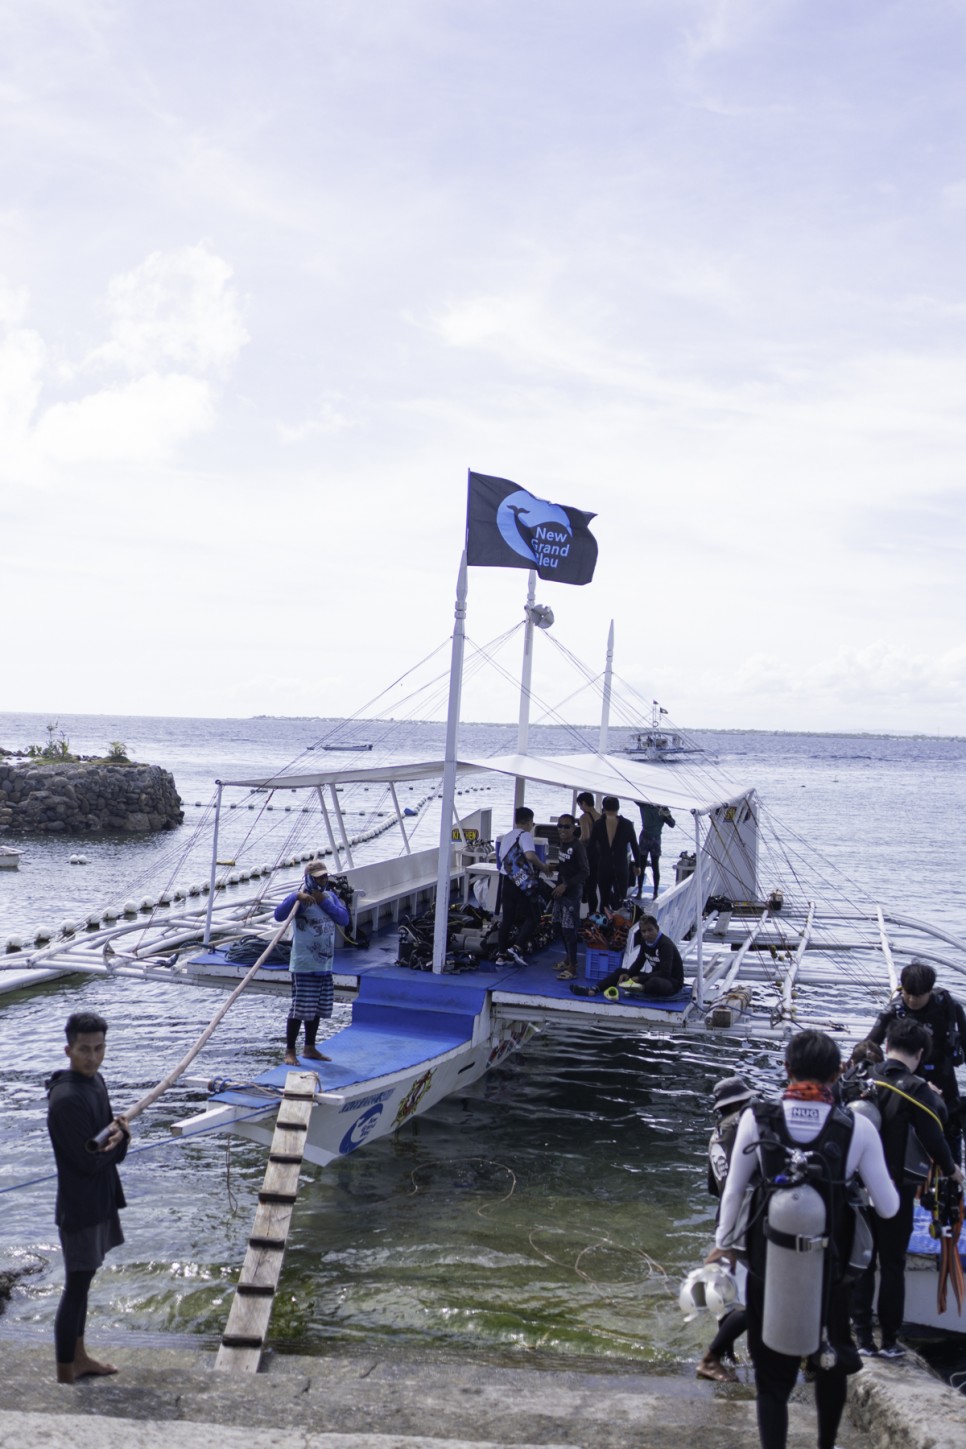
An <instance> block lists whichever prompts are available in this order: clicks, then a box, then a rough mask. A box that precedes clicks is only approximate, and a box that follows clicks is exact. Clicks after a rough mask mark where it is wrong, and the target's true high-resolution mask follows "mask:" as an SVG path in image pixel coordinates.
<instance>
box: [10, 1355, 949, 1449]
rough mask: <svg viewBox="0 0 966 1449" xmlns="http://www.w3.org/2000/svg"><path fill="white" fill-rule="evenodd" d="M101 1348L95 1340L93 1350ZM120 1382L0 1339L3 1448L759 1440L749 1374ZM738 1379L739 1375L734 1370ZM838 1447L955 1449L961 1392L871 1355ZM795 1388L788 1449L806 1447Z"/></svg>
mask: <svg viewBox="0 0 966 1449" xmlns="http://www.w3.org/2000/svg"><path fill="white" fill-rule="evenodd" d="M99 1348H100V1349H101V1351H103V1352H106V1347H105V1346H104V1345H99ZM110 1352H111V1357H112V1358H113V1359H114V1361H115V1362H116V1363H117V1364H118V1365H119V1366H120V1368H121V1370H122V1371H121V1373H120V1374H119V1375H118V1376H117V1377H116V1378H110V1379H88V1380H86V1381H84V1382H82V1383H80V1384H78V1385H76V1386H74V1387H73V1388H65V1387H61V1386H58V1385H57V1384H56V1383H55V1382H54V1381H53V1363H52V1361H51V1355H50V1353H49V1352H44V1351H42V1350H40V1349H36V1348H32V1349H17V1348H13V1347H11V1345H10V1344H9V1343H4V1344H3V1346H2V1358H3V1369H4V1372H3V1375H2V1381H0V1449H22V1446H23V1445H24V1444H30V1445H31V1446H32V1449H42V1446H48V1445H49V1446H51V1449H53V1446H56V1449H63V1446H70V1449H95V1446H96V1449H131V1446H132V1445H134V1446H137V1449H161V1446H162V1445H163V1446H164V1449H201V1446H205V1449H208V1446H212V1449H214V1446H217V1449H322V1446H325V1449H389V1446H390V1445H400V1446H402V1445H405V1446H406V1449H421V1446H423V1445H426V1446H430V1445H432V1446H434V1449H447V1446H454V1449H455V1446H460V1445H472V1446H474V1449H486V1446H488V1445H503V1446H506V1445H514V1446H519V1449H523V1446H526V1445H541V1446H543V1449H552V1446H564V1445H566V1446H581V1449H676V1446H679V1445H694V1446H696V1449H755V1446H756V1445H757V1442H758V1436H757V1433H756V1429H755V1406H754V1395H753V1392H752V1389H751V1387H750V1384H749V1383H748V1382H745V1383H742V1384H739V1385H736V1386H724V1387H717V1386H715V1385H712V1384H707V1383H702V1382H699V1381H697V1380H696V1379H694V1378H693V1377H692V1376H691V1374H690V1372H688V1373H682V1374H680V1375H678V1376H666V1377H660V1378H657V1377H648V1376H646V1375H643V1374H636V1373H619V1372H601V1373H588V1372H585V1371H582V1370H581V1371H577V1370H574V1369H571V1368H567V1367H560V1366H557V1367H546V1366H544V1367H541V1366H537V1365H534V1366H532V1367H520V1368H516V1367H506V1366H502V1365H496V1366H494V1365H493V1364H491V1363H485V1362H476V1361H473V1360H472V1359H452V1358H437V1357H434V1358H432V1359H414V1358H411V1357H408V1358H407V1357H405V1356H400V1355H398V1354H392V1353H390V1352H388V1351H387V1352H383V1351H380V1350H378V1349H373V1350H371V1351H368V1352H360V1353H359V1354H357V1355H351V1354H344V1353H338V1354H336V1353H334V1354H331V1355H330V1354H327V1355H324V1356H320V1357H315V1358H294V1357H292V1358H289V1357H282V1356H276V1357H272V1358H270V1360H269V1363H268V1366H267V1371H265V1372H262V1373H260V1374H258V1375H240V1376H235V1375H230V1374H226V1373H224V1372H219V1371H216V1370H215V1369H214V1366H213V1365H214V1355H213V1354H211V1353H208V1352H192V1351H190V1350H183V1349H130V1348H121V1349H117V1350H116V1351H115V1350H114V1349H111V1350H110ZM743 1372H744V1373H745V1374H746V1377H747V1371H743ZM851 1403H852V1405H853V1406H854V1408H855V1410H856V1411H857V1412H856V1415H855V1417H853V1415H852V1413H851V1412H850V1414H849V1416H848V1417H847V1418H846V1420H845V1421H844V1422H843V1425H842V1430H841V1433H840V1436H839V1443H840V1445H841V1446H842V1449H898V1446H900V1445H901V1446H902V1449H962V1446H963V1445H964V1444H966V1402H964V1401H963V1400H962V1399H961V1398H960V1397H959V1396H958V1395H957V1394H955V1393H954V1392H953V1391H952V1390H951V1389H948V1388H946V1387H945V1386H944V1385H943V1384H941V1383H940V1382H939V1381H938V1380H936V1379H934V1378H932V1377H931V1376H929V1375H928V1374H927V1373H925V1372H924V1371H923V1370H922V1369H921V1368H919V1367H917V1366H915V1365H894V1364H890V1365H888V1366H886V1365H880V1364H874V1363H873V1364H870V1365H868V1366H867V1367H866V1368H865V1369H864V1370H863V1372H862V1373H861V1374H859V1375H858V1376H857V1378H855V1379H853V1380H852V1393H851ZM814 1445H815V1413H814V1408H813V1406H812V1403H811V1393H810V1391H809V1390H808V1389H807V1388H806V1387H805V1386H802V1387H801V1388H800V1389H799V1390H797V1391H796V1396H795V1400H794V1402H793V1404H792V1426H791V1433H790V1435H789V1449H814Z"/></svg>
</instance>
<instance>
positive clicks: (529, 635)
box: [513, 569, 537, 809]
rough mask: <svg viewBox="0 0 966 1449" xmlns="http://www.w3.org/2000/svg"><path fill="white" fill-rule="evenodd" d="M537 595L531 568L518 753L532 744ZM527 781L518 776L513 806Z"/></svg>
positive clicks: (522, 793) (522, 672) (521, 687)
mask: <svg viewBox="0 0 966 1449" xmlns="http://www.w3.org/2000/svg"><path fill="white" fill-rule="evenodd" d="M536 595H537V571H536V569H531V570H530V575H529V578H528V579H527V602H526V604H525V605H524V607H523V612H524V615H525V616H526V621H527V622H526V623H525V624H524V626H523V667H522V668H521V670H520V713H519V716H518V719H517V754H518V755H525V754H526V753H527V749H528V747H529V744H530V685H531V681H532V679H533V618H534V613H535V610H534V600H535V599H536ZM525 791H526V781H525V780H523V779H521V778H520V777H519V776H518V777H517V783H516V787H515V789H514V792H513V806H514V809H518V808H519V806H521V805H522V804H523V796H524V793H525Z"/></svg>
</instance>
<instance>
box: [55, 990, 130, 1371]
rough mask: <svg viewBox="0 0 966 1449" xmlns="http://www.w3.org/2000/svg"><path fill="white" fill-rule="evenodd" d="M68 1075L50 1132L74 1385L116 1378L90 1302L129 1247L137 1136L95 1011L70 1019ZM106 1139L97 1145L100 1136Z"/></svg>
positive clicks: (65, 1359)
mask: <svg viewBox="0 0 966 1449" xmlns="http://www.w3.org/2000/svg"><path fill="white" fill-rule="evenodd" d="M66 1033H67V1045H66V1047H65V1048H64V1051H65V1053H66V1055H67V1059H68V1061H69V1062H70V1067H69V1069H68V1070H66V1071H59V1072H54V1073H53V1075H52V1076H51V1077H50V1079H49V1081H48V1082H47V1093H48V1109H47V1130H48V1131H49V1133H50V1140H51V1143H52V1144H53V1148H54V1157H55V1159H56V1162H57V1206H56V1210H55V1219H56V1222H57V1226H58V1228H59V1229H60V1241H61V1246H62V1248H63V1251H64V1275H65V1276H64V1291H63V1294H62V1295H61V1300H60V1304H59V1306H58V1309H57V1316H56V1318H55V1320H54V1341H55V1345H56V1350H57V1382H58V1383H60V1384H73V1383H75V1382H76V1381H77V1379H79V1378H83V1377H85V1376H86V1375H88V1374H116V1373H117V1369H116V1368H115V1367H114V1365H113V1364H110V1363H101V1362H99V1361H98V1360H97V1359H94V1358H91V1357H90V1355H89V1354H88V1352H87V1349H86V1347H85V1345H84V1328H85V1324H86V1320H87V1296H88V1292H89V1290H90V1286H91V1283H92V1282H93V1279H94V1274H95V1273H96V1272H97V1270H98V1268H99V1267H100V1266H101V1264H102V1263H103V1261H104V1255H105V1254H106V1253H108V1252H109V1251H110V1249H111V1248H116V1247H118V1246H119V1245H120V1244H121V1243H123V1242H124V1234H123V1233H122V1231H121V1221H120V1218H119V1217H118V1209H119V1208H122V1207H124V1206H125V1202H124V1191H123V1189H122V1187H121V1179H120V1177H119V1176H118V1171H117V1164H118V1163H119V1162H122V1161H123V1160H124V1157H125V1155H126V1153H127V1149H128V1143H129V1141H130V1138H131V1133H130V1131H129V1129H128V1124H127V1119H126V1118H125V1117H115V1116H114V1112H113V1110H112V1108H111V1103H110V1099H109V1098H108V1095H107V1087H106V1085H105V1082H104V1078H103V1077H102V1076H101V1073H100V1066H101V1062H102V1061H103V1060H104V1050H105V1045H106V1037H107V1022H106V1021H105V1020H104V1018H103V1017H102V1016H98V1015H97V1014H96V1013H95V1012H92V1011H78V1012H75V1013H74V1014H73V1015H72V1016H70V1017H69V1018H68V1021H67V1026H66ZM99 1133H100V1134H103V1139H102V1141H101V1142H100V1143H99V1145H98V1144H95V1142H94V1139H95V1138H96V1137H97V1136H98V1134H99Z"/></svg>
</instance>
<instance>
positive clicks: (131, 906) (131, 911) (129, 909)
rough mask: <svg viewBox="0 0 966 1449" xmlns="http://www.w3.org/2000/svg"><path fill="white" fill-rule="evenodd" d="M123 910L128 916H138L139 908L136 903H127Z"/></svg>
mask: <svg viewBox="0 0 966 1449" xmlns="http://www.w3.org/2000/svg"><path fill="white" fill-rule="evenodd" d="M121 910H122V911H123V912H124V914H125V915H126V916H136V915H137V913H138V908H137V905H136V904H135V902H134V901H125V902H124V904H123V906H122V907H121Z"/></svg>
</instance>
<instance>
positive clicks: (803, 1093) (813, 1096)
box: [782, 1082, 835, 1106]
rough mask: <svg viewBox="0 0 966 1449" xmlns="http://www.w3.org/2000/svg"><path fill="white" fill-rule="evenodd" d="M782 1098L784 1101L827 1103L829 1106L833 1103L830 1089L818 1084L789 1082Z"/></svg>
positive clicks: (833, 1099)
mask: <svg viewBox="0 0 966 1449" xmlns="http://www.w3.org/2000/svg"><path fill="white" fill-rule="evenodd" d="M782 1096H783V1099H784V1100H785V1101H793V1102H828V1103H829V1105H830V1106H831V1104H832V1103H833V1102H834V1101H835V1098H834V1097H833V1096H832V1090H831V1088H830V1087H823V1086H822V1084H821V1083H820V1082H789V1084H788V1086H787V1087H786V1088H785V1091H784V1092H783V1093H782Z"/></svg>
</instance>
